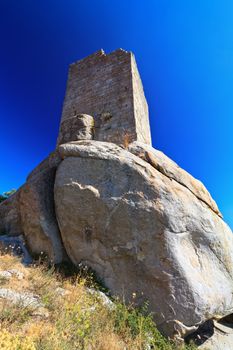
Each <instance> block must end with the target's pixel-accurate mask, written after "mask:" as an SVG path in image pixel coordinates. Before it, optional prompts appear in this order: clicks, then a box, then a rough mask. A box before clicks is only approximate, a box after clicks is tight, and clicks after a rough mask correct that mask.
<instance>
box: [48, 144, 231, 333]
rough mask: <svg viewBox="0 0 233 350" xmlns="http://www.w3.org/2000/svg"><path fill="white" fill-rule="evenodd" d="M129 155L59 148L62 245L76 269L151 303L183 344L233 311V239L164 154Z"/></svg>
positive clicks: (201, 192)
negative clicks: (90, 272) (208, 323)
mask: <svg viewBox="0 0 233 350" xmlns="http://www.w3.org/2000/svg"><path fill="white" fill-rule="evenodd" d="M139 146H140V147H141V149H140V156H139V153H137V151H138V148H139ZM129 150H130V151H131V152H133V153H135V154H137V155H135V154H133V153H131V152H129V151H127V150H124V149H123V148H120V147H118V146H116V145H115V144H111V143H105V142H98V141H77V142H72V143H68V144H64V145H61V146H60V147H59V152H60V156H61V157H62V159H63V160H62V162H61V163H60V164H59V166H58V169H57V172H56V180H55V189H54V195H55V207H56V215H57V221H58V224H59V228H60V232H61V236H62V240H63V243H64V246H65V248H66V251H67V253H68V255H69V257H70V258H71V260H72V261H73V262H74V263H75V264H79V263H83V264H86V265H88V266H90V267H91V268H93V269H94V270H95V271H96V272H97V273H98V275H99V276H100V277H101V278H102V279H103V281H104V283H105V284H106V286H107V287H109V288H110V290H111V291H112V293H113V294H115V295H118V296H123V297H124V298H125V300H127V301H131V300H132V296H134V297H135V294H136V299H134V300H136V302H137V303H138V304H142V303H143V302H145V301H147V300H148V301H149V306H150V310H151V311H152V312H154V319H155V321H156V323H157V325H158V327H159V329H160V330H161V331H162V332H163V333H164V334H166V335H168V336H171V337H175V336H177V337H183V336H185V335H187V334H188V333H191V332H193V331H194V330H195V329H197V328H198V326H199V325H200V324H202V323H203V322H204V321H206V320H208V319H212V318H216V319H219V318H221V317H223V316H224V315H227V314H230V313H232V311H233V298H232V294H233V279H232V278H233V236H232V232H231V230H230V229H229V227H228V226H227V225H226V224H225V223H224V222H223V220H222V218H221V217H220V213H219V211H218V208H217V206H216V204H215V202H214V201H213V200H212V199H211V197H210V195H209V193H208V192H207V190H206V189H205V187H204V186H203V185H202V184H201V183H200V182H199V181H196V180H195V179H194V178H193V177H192V176H190V175H189V174H188V173H186V172H185V171H183V170H182V169H180V168H179V167H178V166H177V165H176V164H175V163H174V162H172V161H171V160H169V158H167V157H166V156H164V155H163V154H162V153H161V152H159V153H158V152H157V151H155V150H153V149H149V150H148V149H145V148H144V147H143V145H135V144H134V145H131V146H130V147H129ZM148 151H149V153H148ZM146 152H147V153H148V154H146ZM143 154H144V155H145V154H146V155H147V159H146V158H145V157H144V156H143ZM140 157H141V158H140ZM148 157H149V158H152V160H151V159H150V160H149V158H148ZM142 158H144V159H142ZM134 293H135V294H134Z"/></svg>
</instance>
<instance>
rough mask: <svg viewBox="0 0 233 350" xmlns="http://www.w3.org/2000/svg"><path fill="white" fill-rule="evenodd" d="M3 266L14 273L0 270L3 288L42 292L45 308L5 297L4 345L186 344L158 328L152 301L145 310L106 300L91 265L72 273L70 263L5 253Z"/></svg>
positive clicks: (33, 348)
mask: <svg viewBox="0 0 233 350" xmlns="http://www.w3.org/2000/svg"><path fill="white" fill-rule="evenodd" d="M12 269H13V270H12ZM0 270H1V271H5V272H6V271H10V273H12V276H11V277H10V278H9V276H8V275H7V274H6V273H4V272H3V273H1V271H0V290H3V289H7V290H13V291H15V292H17V293H25V292H27V293H30V295H34V296H37V297H38V301H39V302H40V306H39V307H38V306H37V307H35V306H33V305H30V304H29V305H27V306H25V305H24V306H23V303H20V302H17V303H15V302H12V301H9V300H7V299H4V298H0V349H9V350H75V349H77V350H82V349H84V350H143V349H145V350H149V349H162V350H172V349H180V348H181V347H179V346H178V345H175V344H173V343H171V342H169V341H168V340H166V339H165V338H164V337H163V336H162V335H161V334H160V333H159V332H158V330H157V329H156V327H155V324H154V322H153V320H152V317H151V316H150V315H149V314H148V313H147V308H146V306H145V307H144V308H143V309H142V310H139V309H137V308H135V307H134V306H133V305H130V306H126V305H124V304H122V303H120V302H119V301H118V300H114V301H113V302H111V301H110V299H109V300H108V299H104V298H103V294H101V293H100V292H99V291H98V285H97V283H95V282H94V281H93V278H92V277H91V276H90V274H89V272H87V271H86V270H85V269H84V271H82V272H79V273H77V272H76V273H73V274H72V276H69V277H67V273H65V272H67V270H64V268H63V269H60V270H59V271H58V270H55V269H54V268H48V267H46V266H45V265H44V264H41V263H37V264H36V265H33V266H30V267H25V266H23V265H22V264H21V263H20V260H19V259H18V258H17V257H14V256H12V255H10V254H9V253H5V254H3V253H2V254H1V255H0ZM12 271H13V272H12ZM22 276H23V277H22ZM99 288H100V287H99ZM95 290H96V291H95ZM193 348H194V347H192V346H186V347H185V349H193Z"/></svg>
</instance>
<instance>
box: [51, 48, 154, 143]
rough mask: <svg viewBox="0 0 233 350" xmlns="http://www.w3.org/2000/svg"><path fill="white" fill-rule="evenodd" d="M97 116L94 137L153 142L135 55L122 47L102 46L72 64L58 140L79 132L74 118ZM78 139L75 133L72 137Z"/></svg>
mask: <svg viewBox="0 0 233 350" xmlns="http://www.w3.org/2000/svg"><path fill="white" fill-rule="evenodd" d="M81 114H87V115H90V116H92V117H94V136H93V137H94V139H95V140H98V141H107V142H114V143H116V144H120V145H127V144H128V143H131V142H133V141H141V142H144V143H146V144H151V135H150V126H149V116H148V106H147V102H146V99H145V95H144V92H143V86H142V83H141V79H140V76H139V73H138V69H137V65H136V61H135V58H134V55H133V54H132V53H131V52H127V51H124V50H122V49H118V50H116V51H114V52H112V53H110V54H108V55H107V54H105V53H104V51H103V50H100V51H98V52H96V53H94V54H93V55H90V56H88V57H86V58H84V59H82V60H80V61H78V62H76V63H73V64H71V65H70V68H69V75H68V82H67V89H66V95H65V100H64V105H63V111H62V118H61V124H60V132H59V137H58V141H57V144H58V145H59V144H60V143H61V140H62V139H63V138H62V137H60V134H64V131H63V129H64V130H65V132H66V134H67V135H68V134H70V135H77V131H78V130H70V132H68V133H67V129H69V128H74V127H75V125H78V124H77V123H71V122H70V121H71V119H70V118H74V117H75V116H77V115H81ZM67 141H75V137H73V139H71V140H67Z"/></svg>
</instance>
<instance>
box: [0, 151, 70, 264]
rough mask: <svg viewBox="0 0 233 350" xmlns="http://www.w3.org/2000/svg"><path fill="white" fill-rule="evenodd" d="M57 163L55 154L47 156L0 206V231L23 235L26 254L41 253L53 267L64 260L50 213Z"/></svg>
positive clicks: (54, 220)
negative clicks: (0, 217) (26, 248)
mask: <svg viewBox="0 0 233 350" xmlns="http://www.w3.org/2000/svg"><path fill="white" fill-rule="evenodd" d="M59 162H60V158H59V156H58V155H57V153H56V152H54V153H51V154H50V155H49V157H47V158H46V159H45V160H44V161H43V162H41V163H40V164H39V165H38V166H37V167H36V168H35V169H34V170H33V171H32V172H31V174H29V176H28V178H27V181H26V183H25V184H24V185H23V186H22V187H21V188H20V189H19V190H18V191H17V192H16V193H15V194H14V195H13V196H11V197H9V198H8V199H7V200H6V201H4V202H3V203H1V205H0V216H2V217H3V220H1V221H0V222H1V231H2V232H3V233H7V234H8V235H12V234H14V235H17V236H18V235H20V234H22V233H23V234H24V236H25V239H26V242H27V246H28V248H29V250H30V252H31V253H32V254H35V255H39V254H41V253H43V254H45V255H47V256H48V258H49V259H50V261H51V262H53V263H60V262H61V261H62V260H63V258H64V256H65V253H64V249H63V246H62V242H61V238H60V232H59V228H58V225H57V220H56V215H55V211H54V193H53V186H54V180H55V173H56V168H57V165H58V164H59Z"/></svg>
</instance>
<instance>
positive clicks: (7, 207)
mask: <svg viewBox="0 0 233 350" xmlns="http://www.w3.org/2000/svg"><path fill="white" fill-rule="evenodd" d="M20 191H21V189H19V190H18V191H17V192H16V193H14V194H12V195H11V196H10V197H9V198H7V199H5V200H4V201H3V202H2V203H0V234H4V233H6V232H7V233H8V234H9V235H12V236H15V235H20V234H21V233H22V225H21V216H20V208H19V197H20Z"/></svg>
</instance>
